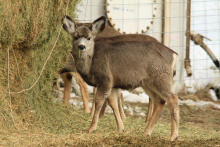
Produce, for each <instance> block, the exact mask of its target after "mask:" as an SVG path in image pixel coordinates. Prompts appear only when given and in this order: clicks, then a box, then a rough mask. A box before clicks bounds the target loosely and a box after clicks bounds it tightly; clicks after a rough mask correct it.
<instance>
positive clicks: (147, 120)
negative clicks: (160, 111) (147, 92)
mask: <svg viewBox="0 0 220 147" xmlns="http://www.w3.org/2000/svg"><path fill="white" fill-rule="evenodd" d="M153 109H154V104H153V101H152V100H151V98H150V97H149V104H148V112H147V117H146V120H145V123H148V122H149V120H150V118H151V116H152V114H153Z"/></svg>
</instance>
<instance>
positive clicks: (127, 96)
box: [122, 90, 149, 103]
mask: <svg viewBox="0 0 220 147" xmlns="http://www.w3.org/2000/svg"><path fill="white" fill-rule="evenodd" d="M122 94H123V97H124V101H126V102H133V103H138V102H140V103H149V96H148V95H146V94H145V93H140V94H139V95H137V94H133V93H130V92H129V91H126V90H122Z"/></svg>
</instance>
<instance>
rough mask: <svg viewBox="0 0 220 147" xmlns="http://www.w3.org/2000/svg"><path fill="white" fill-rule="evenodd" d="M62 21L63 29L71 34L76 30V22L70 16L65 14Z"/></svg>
mask: <svg viewBox="0 0 220 147" xmlns="http://www.w3.org/2000/svg"><path fill="white" fill-rule="evenodd" d="M62 23H63V29H64V30H65V31H66V32H67V33H69V34H71V33H73V32H75V30H76V23H75V22H74V21H73V20H72V19H71V18H70V17H69V16H64V17H63V18H62Z"/></svg>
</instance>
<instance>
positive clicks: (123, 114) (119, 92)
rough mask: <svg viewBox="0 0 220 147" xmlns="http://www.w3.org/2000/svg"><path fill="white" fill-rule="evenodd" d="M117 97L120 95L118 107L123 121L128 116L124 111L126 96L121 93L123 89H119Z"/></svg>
mask: <svg viewBox="0 0 220 147" xmlns="http://www.w3.org/2000/svg"><path fill="white" fill-rule="evenodd" d="M117 97H118V108H119V112H120V116H121V119H122V121H125V119H126V116H125V112H124V108H123V106H124V98H123V95H122V93H121V89H118V90H117Z"/></svg>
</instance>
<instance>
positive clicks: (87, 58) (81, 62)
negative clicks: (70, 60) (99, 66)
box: [74, 52, 93, 76]
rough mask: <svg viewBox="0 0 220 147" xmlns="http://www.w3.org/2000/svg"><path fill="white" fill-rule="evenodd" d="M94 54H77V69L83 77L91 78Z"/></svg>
mask: <svg viewBox="0 0 220 147" xmlns="http://www.w3.org/2000/svg"><path fill="white" fill-rule="evenodd" d="M92 57H93V52H92V53H89V54H84V55H83V54H80V53H79V54H75V55H74V59H75V62H76V69H77V72H79V73H80V74H81V75H85V76H89V73H90V69H91V65H92Z"/></svg>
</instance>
